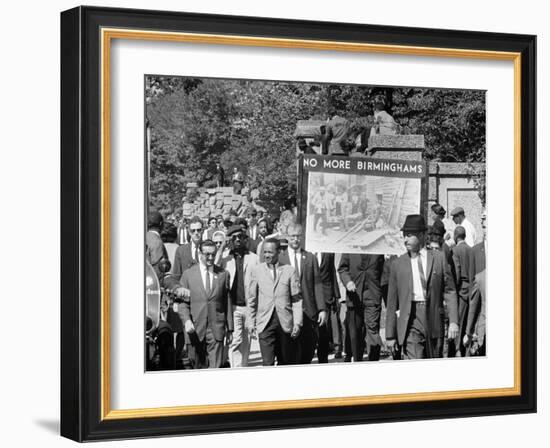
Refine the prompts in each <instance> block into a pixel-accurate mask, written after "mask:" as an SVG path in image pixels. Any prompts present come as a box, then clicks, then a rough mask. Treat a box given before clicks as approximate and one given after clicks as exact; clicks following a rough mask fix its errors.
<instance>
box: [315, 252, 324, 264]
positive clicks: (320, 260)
mask: <svg viewBox="0 0 550 448" xmlns="http://www.w3.org/2000/svg"><path fill="white" fill-rule="evenodd" d="M315 255H317V263H318V264H319V267H321V262H322V261H323V252H317V253H316V254H315Z"/></svg>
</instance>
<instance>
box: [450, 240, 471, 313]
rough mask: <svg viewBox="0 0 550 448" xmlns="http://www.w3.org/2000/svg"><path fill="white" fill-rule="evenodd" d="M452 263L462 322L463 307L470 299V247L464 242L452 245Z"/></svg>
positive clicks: (464, 307)
mask: <svg viewBox="0 0 550 448" xmlns="http://www.w3.org/2000/svg"><path fill="white" fill-rule="evenodd" d="M452 251H453V265H454V268H455V273H456V292H457V294H458V298H459V299H460V300H459V301H458V316H459V320H460V322H461V323H462V320H463V318H464V317H465V316H464V312H465V309H466V308H467V307H468V302H469V301H470V259H471V254H470V252H471V251H472V248H471V247H470V246H468V244H466V243H460V244H457V245H456V246H454V247H453V250H452Z"/></svg>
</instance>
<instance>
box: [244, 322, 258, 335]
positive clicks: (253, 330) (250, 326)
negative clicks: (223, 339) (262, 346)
mask: <svg viewBox="0 0 550 448" xmlns="http://www.w3.org/2000/svg"><path fill="white" fill-rule="evenodd" d="M246 328H247V330H248V334H249V335H250V337H251V338H252V339H256V336H257V335H256V326H255V325H254V324H252V323H250V324H248V325H247V326H246Z"/></svg>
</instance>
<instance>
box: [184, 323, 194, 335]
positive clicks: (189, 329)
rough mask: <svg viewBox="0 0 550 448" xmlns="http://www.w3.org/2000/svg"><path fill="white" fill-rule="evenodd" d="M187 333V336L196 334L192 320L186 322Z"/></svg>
mask: <svg viewBox="0 0 550 448" xmlns="http://www.w3.org/2000/svg"><path fill="white" fill-rule="evenodd" d="M185 332H186V333H187V334H193V333H194V332H195V325H193V322H192V321H191V320H186V321H185Z"/></svg>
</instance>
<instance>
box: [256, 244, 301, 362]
mask: <svg viewBox="0 0 550 448" xmlns="http://www.w3.org/2000/svg"><path fill="white" fill-rule="evenodd" d="M263 252H264V257H265V262H264V263H260V264H259V265H257V266H256V267H255V268H254V269H253V270H252V275H251V281H250V285H249V288H250V291H249V294H250V296H249V298H248V312H249V316H250V319H249V324H248V325H249V331H250V333H251V334H253V335H254V334H256V333H257V334H258V338H259V342H260V352H261V354H262V363H263V365H264V366H272V365H274V364H275V358H277V363H278V365H283V364H296V362H297V338H298V336H299V334H300V330H301V327H302V318H303V312H302V297H301V294H300V285H299V284H298V277H297V275H296V272H295V271H294V268H293V267H292V266H289V265H281V264H279V241H278V240H276V239H266V240H265V243H264V249H263Z"/></svg>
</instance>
